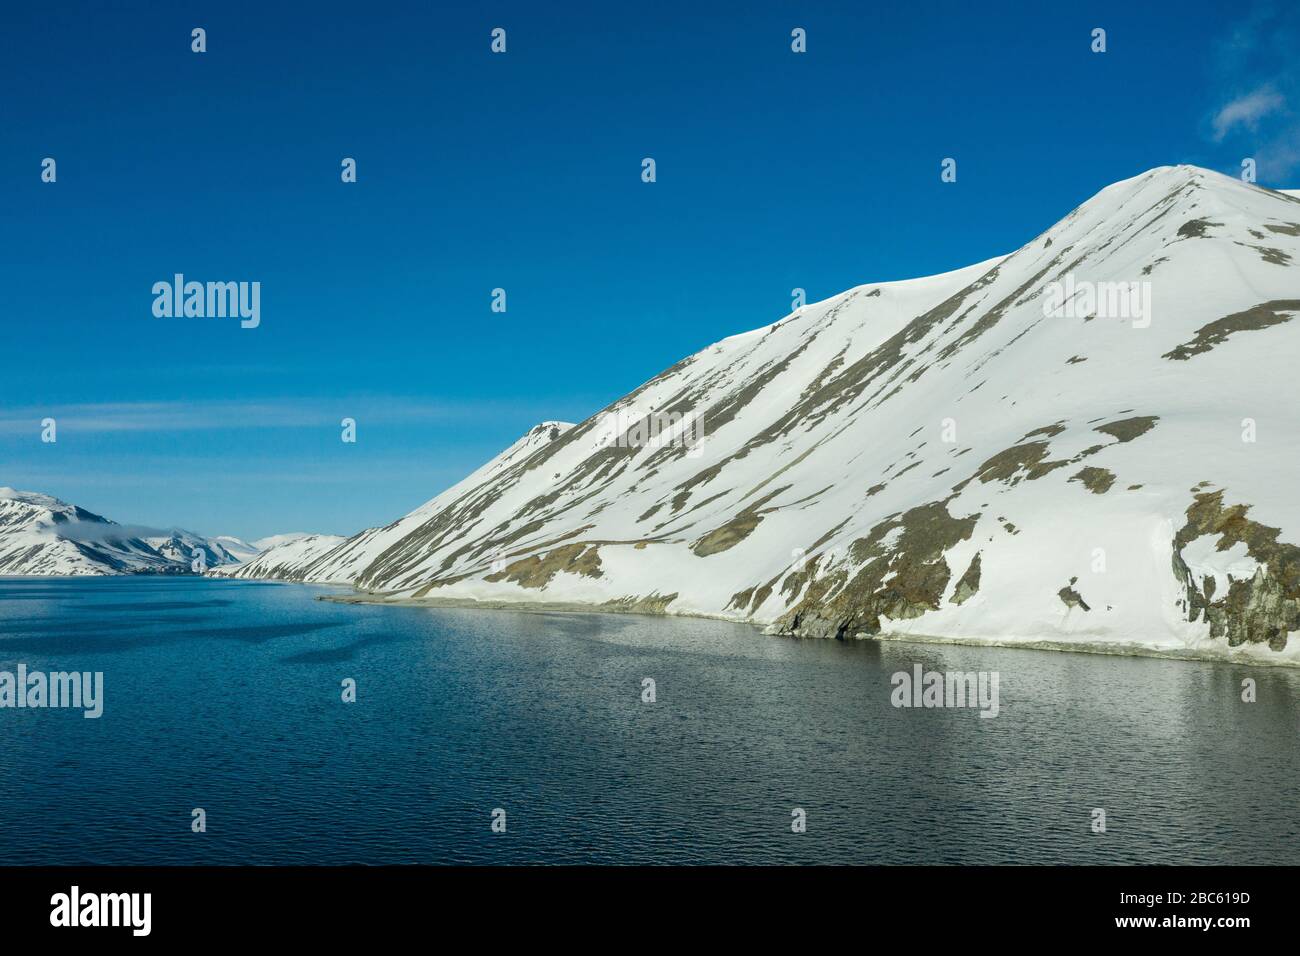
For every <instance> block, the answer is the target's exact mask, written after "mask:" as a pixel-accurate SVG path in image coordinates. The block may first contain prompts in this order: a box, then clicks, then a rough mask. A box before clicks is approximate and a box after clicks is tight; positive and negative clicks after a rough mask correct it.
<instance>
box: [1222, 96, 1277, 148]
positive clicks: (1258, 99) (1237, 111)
mask: <svg viewBox="0 0 1300 956" xmlns="http://www.w3.org/2000/svg"><path fill="white" fill-rule="evenodd" d="M1285 107H1286V97H1284V96H1283V95H1282V94H1281V93H1279V92H1278V91H1277V90H1275V89H1273V87H1272V86H1261V87H1260V88H1259V89H1257V90H1252V91H1251V92H1250V93H1247V94H1245V95H1244V96H1238V97H1237V98H1236V99H1234V100H1232V101H1231V102H1229V103H1226V104H1225V105H1224V106H1223V107H1222V108H1221V109H1220V110H1219V111H1218V112H1217V113H1215V114H1214V120H1213V126H1214V141H1215V142H1216V143H1221V142H1223V138H1224V137H1225V136H1227V135H1228V134H1229V133H1230V132H1232V131H1233V130H1234V129H1236V128H1237V127H1245V128H1246V129H1249V130H1251V131H1252V132H1253V131H1255V130H1257V129H1258V128H1259V121H1260V120H1261V119H1263V118H1264V117H1265V116H1268V115H1269V114H1270V113H1276V112H1278V111H1279V110H1282V109H1284V108H1285Z"/></svg>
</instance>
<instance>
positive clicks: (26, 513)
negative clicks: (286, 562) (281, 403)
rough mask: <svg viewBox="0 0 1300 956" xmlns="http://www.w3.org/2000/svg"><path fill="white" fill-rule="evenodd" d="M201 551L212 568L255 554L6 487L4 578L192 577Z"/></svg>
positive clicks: (1, 533)
mask: <svg viewBox="0 0 1300 956" xmlns="http://www.w3.org/2000/svg"><path fill="white" fill-rule="evenodd" d="M196 548H197V549H199V551H200V552H201V553H202V554H203V555H204V561H205V563H206V564H207V566H208V567H213V566H215V565H219V564H233V563H236V562H238V561H241V560H243V558H241V557H239V556H238V555H239V553H240V552H241V551H248V550H250V549H249V546H248V545H246V544H244V543H243V542H242V541H240V540H239V539H238V538H214V539H207V538H203V537H200V536H199V535H196V534H192V533H190V532H188V531H179V530H178V531H172V532H169V533H167V534H161V535H160V534H157V533H156V532H153V531H151V530H150V529H141V528H134V527H131V526H123V525H119V524H117V523H115V522H113V521H109V520H108V519H107V518H103V517H100V516H99V515H97V514H92V513H91V512H89V511H86V510H85V509H83V508H78V507H77V506H76V505H70V504H67V503H66V502H63V501H60V500H59V499H58V498H52V497H50V496H49V495H42V494H36V493H34V492H28V491H15V490H14V489H13V488H0V574H29V575H81V574H90V575H104V574H189V573H192V560H193V554H194V549H196ZM254 553H255V552H254Z"/></svg>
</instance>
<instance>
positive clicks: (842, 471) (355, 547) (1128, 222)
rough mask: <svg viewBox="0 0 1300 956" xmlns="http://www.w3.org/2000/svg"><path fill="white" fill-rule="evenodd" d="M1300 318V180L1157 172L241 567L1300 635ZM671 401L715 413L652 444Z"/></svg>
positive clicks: (1287, 650) (660, 605)
mask: <svg viewBox="0 0 1300 956" xmlns="http://www.w3.org/2000/svg"><path fill="white" fill-rule="evenodd" d="M1298 314H1300V200H1297V199H1296V198H1295V197H1293V196H1289V195H1286V194H1284V193H1281V192H1275V191H1271V190H1266V189H1262V188H1258V187H1255V186H1252V185H1247V184H1245V183H1242V182H1240V181H1237V180H1234V179H1230V178H1227V177H1224V176H1221V175H1219V174H1216V173H1212V172H1209V171H1207V170H1203V169H1198V168H1195V167H1188V166H1179V167H1162V168H1159V169H1153V170H1151V171H1149V172H1147V173H1145V174H1143V175H1141V176H1138V177H1135V178H1133V179H1129V180H1125V181H1123V182H1120V183H1116V184H1114V185H1112V186H1109V187H1107V188H1106V189H1104V190H1102V191H1101V192H1100V193H1098V194H1097V195H1096V196H1094V197H1093V198H1092V199H1090V200H1088V201H1087V202H1085V203H1084V204H1083V205H1081V206H1079V207H1078V208H1077V209H1075V210H1074V211H1073V212H1071V213H1070V214H1069V215H1068V216H1066V217H1065V218H1064V219H1062V220H1061V221H1060V222H1058V223H1056V224H1055V225H1053V226H1052V227H1051V228H1049V229H1048V230H1047V231H1046V232H1044V233H1042V234H1041V235H1039V236H1038V237H1037V238H1035V239H1034V240H1032V241H1031V242H1029V243H1027V244H1026V245H1025V246H1023V247H1022V248H1020V249H1018V250H1016V251H1015V252H1013V253H1011V254H1010V255H1007V256H1003V257H999V258H996V259H991V260H989V261H987V262H983V263H980V264H978V265H974V266H970V267H968V268H965V269H960V270H956V271H954V272H950V273H946V274H944V275H939V276H933V277H928V278H924V279H914V280H908V281H902V282H884V283H872V284H868V285H862V286H858V287H856V288H853V289H850V290H848V291H847V292H844V293H842V294H840V295H837V296H834V297H832V298H829V299H827V300H825V301H822V302H818V303H816V304H813V305H808V306H805V307H804V308H802V309H800V310H798V311H797V312H795V313H793V314H791V315H789V316H786V317H785V318H783V319H781V320H780V321H778V322H775V323H773V324H771V325H767V326H764V327H761V328H758V329H755V330H754V331H751V332H747V333H743V334H740V335H735V336H732V337H729V338H727V339H724V340H722V341H720V342H718V343H716V344H714V345H712V346H709V347H708V348H705V349H703V350H702V351H700V352H698V353H696V354H695V355H692V356H690V357H688V358H686V359H683V360H682V361H680V362H678V363H677V364H676V365H674V366H673V367H671V368H669V369H667V370H666V371H664V372H662V373H661V374H660V375H658V376H656V377H655V378H653V379H651V380H650V381H649V382H646V383H645V384H644V385H642V386H640V387H639V388H637V389H636V390H635V391H633V392H631V393H630V394H629V395H627V396H625V397H624V398H622V399H620V400H618V401H617V402H615V403H614V404H613V405H611V406H610V407H609V408H607V409H605V410H604V411H603V412H602V413H600V414H598V415H595V416H592V418H590V419H588V420H587V421H584V422H582V423H580V424H578V425H574V426H569V425H565V424H562V423H546V424H543V425H541V426H538V428H536V429H534V430H533V431H532V432H530V433H529V435H527V436H525V437H524V438H523V439H521V440H520V441H519V442H517V443H516V444H515V445H513V446H512V447H511V448H510V449H507V451H506V452H503V453H502V455H501V456H499V457H498V458H497V459H494V460H493V461H492V462H489V463H488V464H487V465H485V466H484V467H483V468H482V469H480V470H479V471H478V472H476V473H475V474H474V475H471V476H470V477H468V478H466V479H465V480H464V481H462V482H461V483H460V484H458V485H456V486H455V487H454V488H451V489H449V490H448V491H446V492H444V493H443V494H441V495H439V496H438V497H437V498H435V499H433V500H432V501H430V502H428V503H427V504H425V505H424V506H422V507H421V508H419V509H417V510H416V511H414V512H412V513H411V514H409V515H407V516H405V517H404V518H401V519H399V520H398V521H396V522H394V523H393V524H391V525H388V526H387V527H385V528H376V529H371V530H368V531H364V532H362V533H360V534H358V535H355V536H353V537H352V538H349V539H346V540H344V541H341V542H337V543H331V542H329V541H328V540H322V541H320V542H318V545H319V546H318V547H302V546H300V547H299V550H298V552H297V553H295V554H282V555H277V554H276V551H277V550H278V549H275V548H273V549H271V550H269V551H268V552H266V553H265V554H264V555H262V556H260V557H259V558H258V559H256V560H255V561H252V562H250V563H248V564H247V565H245V566H243V567H242V568H239V569H237V570H236V571H235V574H236V575H237V576H247V577H258V576H268V577H278V578H284V579H290V580H304V581H318V582H337V583H347V584H352V585H355V586H356V587H358V588H360V589H363V590H366V591H370V592H374V593H375V594H376V595H379V596H385V597H390V598H403V599H417V600H418V599H425V600H427V599H434V598H438V599H453V600H467V599H472V600H479V601H494V602H496V601H504V602H528V603H535V602H543V603H553V602H563V603H577V604H584V605H595V606H604V607H610V608H619V609H636V610H647V611H661V612H666V613H670V614H702V615H709V616H718V617H726V618H731V619H735V620H745V621H752V622H755V623H759V624H763V625H767V626H768V627H769V628H770V629H771V630H773V631H775V632H778V633H783V634H792V635H799V636H816V637H837V638H849V637H857V636H873V635H880V636H891V635H892V636H914V637H926V638H939V639H952V640H964V641H990V642H999V643H1026V644H1034V645H1043V646H1060V647H1088V648H1096V649H1109V650H1114V651H1124V652H1129V651H1135V652H1153V653H1187V654H1197V655H1201V654H1203V655H1208V656H1251V657H1254V658H1258V659H1262V660H1269V661H1278V662H1300V640H1297V638H1296V635H1295V633H1294V632H1295V631H1297V630H1298V629H1300V549H1298V548H1297V543H1300V500H1298V499H1297V497H1296V496H1295V495H1294V494H1293V493H1292V488H1293V487H1294V486H1295V484H1296V479H1297V477H1300V475H1298V474H1297V473H1298V472H1300V412H1297V411H1296V409H1295V408H1294V407H1293V404H1292V403H1291V402H1289V401H1287V400H1286V396H1289V394H1290V393H1291V391H1292V390H1293V385H1292V380H1293V378H1294V373H1293V371H1292V369H1293V367H1294V365H1295V358H1296V356H1297V353H1300V323H1297V322H1295V321H1294V320H1295V318H1296V316H1297V315H1298ZM654 418H668V419H671V420H673V421H686V420H689V421H690V423H691V428H690V429H689V430H688V434H690V435H691V440H690V441H689V442H683V443H673V442H669V443H667V444H664V443H660V442H655V441H653V440H651V441H647V440H645V437H646V435H647V434H652V433H653V432H654V429H646V428H645V427H643V426H641V425H639V424H638V423H642V422H644V421H646V420H649V419H654ZM611 422H612V423H614V427H613V430H612V431H611Z"/></svg>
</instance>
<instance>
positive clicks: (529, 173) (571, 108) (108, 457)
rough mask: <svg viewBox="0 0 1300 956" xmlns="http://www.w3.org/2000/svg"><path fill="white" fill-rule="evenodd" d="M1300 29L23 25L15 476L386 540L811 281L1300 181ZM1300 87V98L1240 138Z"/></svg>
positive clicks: (183, 6) (1045, 20)
mask: <svg viewBox="0 0 1300 956" xmlns="http://www.w3.org/2000/svg"><path fill="white" fill-rule="evenodd" d="M299 8H300V9H299ZM1290 11H1292V8H1291V6H1290V5H1283V6H1279V7H1277V8H1276V9H1275V8H1273V7H1271V6H1269V5H1267V4H1265V5H1260V6H1251V5H1250V4H1225V3H1210V2H1186V3H1177V4H1172V3H1171V4H1154V3H1153V4H1147V3H1140V4H1139V3H1132V2H1123V3H1094V4H1079V5H1071V4H1057V3H1038V2H1034V3H1028V2H1026V3H991V4H972V3H962V2H954V3H925V4H913V3H904V4H896V3H888V4H879V5H877V4H868V3H847V2H845V3H795V2H785V3H775V2H766V0H754V2H744V3H741V2H727V3H703V2H698V0H697V2H691V3H678V2H656V3H653V4H574V3H556V4H538V3H503V2H494V3H487V4H463V5H457V6H456V7H443V6H442V5H440V4H436V3H427V2H423V3H384V2H368V3H361V4H351V3H349V4H332V3H317V4H311V5H298V4H292V5H291V4H284V5H280V4H269V3H229V2H222V3H207V4H195V3H172V2H167V3H163V2H159V3H112V4H106V3H93V4H92V3H86V4H51V5H44V4H43V5H31V4H28V5H21V6H19V5H16V4H8V5H6V7H5V10H4V12H3V14H2V16H3V29H2V30H0V80H3V85H2V90H3V92H0V109H2V111H3V112H2V113H0V141H2V142H3V149H0V263H2V264H3V265H2V268H3V278H4V292H5V305H4V330H5V331H4V337H3V340H2V341H3V342H4V349H3V351H4V355H3V358H2V359H0V485H13V486H16V487H20V488H24V489H29V490H39V491H44V492H47V493H52V494H56V495H58V496H60V497H63V498H65V499H68V500H70V501H74V502H76V503H78V504H80V505H82V506H84V507H87V508H90V509H91V510H95V511H99V512H101V513H105V514H107V515H108V516H110V517H112V518H115V519H117V520H119V521H123V522H127V521H129V522H133V523H146V524H155V525H159V526H171V525H182V526H185V527H189V528H191V529H193V530H196V531H200V532H202V533H207V534H217V533H229V534H237V535H240V536H244V537H248V538H253V537H258V536H261V535H265V534H270V533H274V532H280V531H290V530H309V531H326V532H334V533H351V532H353V531H356V530H358V529H360V528H362V527H365V526H367V525H373V524H383V523H387V522H388V521H390V520H392V519H394V518H396V517H397V516H399V515H400V514H402V513H404V512H405V511H407V510H409V509H410V508H412V507H414V506H416V505H418V504H420V503H421V502H423V501H424V500H426V499H428V498H430V497H432V496H433V495H434V494H435V493H437V492H438V491H440V490H441V489H442V488H444V487H446V486H447V485H449V484H451V483H452V482H454V481H455V480H457V479H459V478H460V477H462V476H463V475H464V474H465V473H466V472H468V471H469V470H471V469H472V468H474V467H477V465H479V464H481V463H482V462H483V461H484V460H486V459H487V458H489V457H491V456H492V455H493V454H495V453H496V452H497V451H498V450H499V449H500V448H502V447H504V446H505V445H507V444H508V443H509V442H511V441H512V440H513V439H514V438H516V437H517V436H518V435H519V434H521V433H522V432H523V431H525V430H526V429H527V428H529V427H530V426H531V425H533V424H534V423H536V422H538V421H541V420H544V419H551V418H560V419H568V420H572V421H578V420H580V419H582V418H584V417H586V416H587V415H590V414H592V413H594V412H596V411H598V410H599V409H600V408H601V407H602V406H603V405H605V404H606V403H608V402H610V401H612V400H613V399H615V398H617V397H618V396H620V395H622V394H624V393H626V392H628V391H630V390H631V389H633V388H634V387H636V386H637V385H638V384H640V383H641V382H643V381H644V380H646V379H647V378H649V377H651V376H653V375H654V374H655V373H657V372H658V371H660V370H661V369H663V368H664V367H666V366H668V365H670V364H672V363H673V362H675V361H676V360H678V359H679V358H681V357H682V356H684V355H687V354H689V353H691V352H694V351H696V350H698V349H700V348H702V347H704V346H705V345H707V344H709V343H711V342H713V341H715V340H717V339H720V338H722V337H724V336H727V335H731V334H733V333H736V332H740V331H744V330H747V329H750V328H753V327H756V326H759V325H762V324H765V323H768V322H771V321H774V320H776V319H778V318H780V317H781V316H782V315H784V314H786V313H787V312H788V311H789V309H790V290H791V289H792V288H794V287H796V286H800V287H803V288H805V289H807V290H808V295H809V298H810V300H816V299H820V298H825V297H826V296H829V295H832V294H834V293H836V292H838V291H841V290H843V289H845V288H848V287H851V286H854V285H857V284H860V283H863V282H869V281H880V280H886V279H898V278H907V277H911V276H918V275H926V274H931V273H935V272H941V271H946V270H949V269H953V268H957V267H960V266H963V265H966V264H969V263H971V262H975V261H978V260H982V259H986V258H989V257H991V256H993V255H997V254H1000V253H1004V252H1009V251H1011V250H1013V249H1015V248H1016V247H1018V246H1020V245H1021V244H1023V243H1024V242H1026V241H1028V240H1029V239H1031V238H1032V237H1033V236H1035V235H1037V234H1038V233H1039V232H1041V231H1042V230H1044V229H1046V228H1047V227H1048V226H1050V225H1051V224H1052V223H1053V222H1055V221H1056V220H1057V219H1059V218H1061V217H1062V216H1064V215H1065V214H1067V213H1068V212H1069V211H1070V209H1072V208H1073V207H1074V206H1075V205H1077V204H1078V203H1080V202H1081V201H1083V200H1085V199H1086V198H1088V197H1089V196H1090V195H1092V194H1093V193H1094V192H1095V191H1096V190H1098V189H1099V188H1101V187H1103V186H1105V185H1107V184H1108V183H1110V182H1113V181H1115V180H1118V179H1122V178H1127V177H1129V176H1133V175H1136V174H1138V173H1140V172H1142V171H1144V170H1145V169H1147V168H1150V167H1152V166H1157V165H1165V164H1173V163H1184V162H1188V163H1196V164H1198V165H1203V166H1208V167H1211V168H1216V169H1220V170H1223V171H1225V172H1228V173H1232V174H1236V172H1237V171H1238V169H1239V164H1240V160H1241V157H1243V156H1247V155H1257V156H1258V157H1259V159H1260V163H1261V167H1260V180H1261V182H1264V183H1265V184H1268V185H1275V186H1290V185H1297V184H1298V183H1297V182H1296V180H1297V179H1300V176H1297V175H1295V174H1296V169H1295V162H1296V160H1295V159H1294V158H1292V156H1291V154H1290V153H1288V152H1287V148H1286V144H1287V142H1288V140H1287V138H1286V137H1287V135H1288V130H1289V129H1290V128H1291V127H1289V126H1288V125H1287V124H1288V123H1291V122H1292V120H1293V119H1294V115H1293V114H1292V113H1291V112H1290V110H1291V109H1292V105H1291V104H1294V103H1296V102H1297V100H1296V99H1295V98H1294V95H1293V86H1292V85H1291V84H1292V71H1293V69H1294V68H1293V67H1288V65H1287V60H1288V51H1289V52H1290V54H1291V55H1294V52H1295V50H1296V48H1297V47H1296V45H1295V40H1296V33H1295V30H1294V27H1295V16H1294V13H1293V12H1290ZM195 26H203V27H205V28H206V29H207V33H208V52H207V53H205V54H202V55H197V54H194V53H191V52H190V30H191V29H192V28H193V27H195ZM497 26H501V27H504V28H505V29H506V30H507V31H508V43H509V51H508V53H506V54H505V55H493V54H491V53H490V51H489V39H490V38H489V32H490V30H491V29H492V28H493V27H497ZM796 26H801V27H804V28H805V29H807V31H808V52H807V53H806V54H803V55H796V54H793V53H792V52H791V51H790V31H791V29H792V28H793V27H796ZM1098 26H1100V27H1104V28H1105V29H1106V30H1107V32H1108V47H1109V49H1108V52H1106V53H1105V54H1094V53H1092V52H1091V51H1090V49H1089V45H1090V31H1091V29H1092V28H1093V27H1098ZM1261 84H1265V85H1268V86H1269V88H1271V89H1274V90H1277V91H1279V93H1280V95H1284V96H1286V102H1287V106H1286V107H1284V108H1282V109H1279V110H1277V111H1275V115H1273V116H1272V117H1270V118H1269V119H1268V120H1267V121H1266V122H1261V123H1260V124H1259V126H1258V127H1257V128H1254V129H1251V128H1248V127H1247V126H1245V125H1242V126H1239V127H1238V128H1236V129H1235V130H1233V132H1232V133H1231V134H1230V135H1228V136H1226V137H1223V138H1222V140H1221V141H1216V138H1215V135H1214V131H1213V128H1212V118H1213V116H1214V115H1215V113H1216V111H1218V110H1219V109H1220V108H1221V107H1223V106H1224V104H1225V103H1227V102H1229V101H1230V100H1232V99H1233V98H1234V97H1238V96H1241V95H1243V94H1246V93H1249V92H1250V91H1251V90H1252V89H1255V88H1257V87H1259V86H1260V85H1261ZM46 156H52V157H54V158H56V159H57V161H58V182H57V183H55V184H53V185H50V184H43V183H41V182H40V175H39V174H40V162H41V160H42V158H43V157H46ZM344 156H351V157H355V158H356V159H357V162H358V171H359V177H358V178H359V182H357V183H356V184H354V185H345V184H343V183H341V182H340V179H339V172H340V166H339V164H340V160H341V159H342V157H344ZM645 156H652V157H654V158H655V159H656V161H657V164H658V182H656V183H654V184H650V185H647V184H644V183H642V182H641V180H640V168H641V167H640V163H641V159H642V158H643V157H645ZM949 156H951V157H954V158H956V160H957V162H958V181H957V182H956V183H955V184H944V183H942V182H941V181H940V177H939V171H940V161H941V160H942V159H943V158H944V157H949ZM175 272H183V273H184V274H185V275H186V276H187V278H191V279H198V280H209V279H211V280H237V279H242V280H258V281H260V282H261V283H262V324H261V327H260V328H258V329H256V330H243V329H240V328H239V327H238V324H237V322H235V321H232V320H200V319H157V318H154V316H153V315H152V312H151V305H152V301H153V300H152V295H151V293H150V288H151V286H152V284H153V283H154V282H155V281H158V280H164V279H170V277H171V276H172V274H173V273H175ZM497 286H500V287H504V288H505V289H506V290H507V293H508V303H509V309H508V311H507V312H506V313H505V314H494V313H492V312H491V311H490V310H489V302H490V291H491V290H492V289H493V288H494V287H497ZM46 415H54V416H55V417H57V418H58V419H59V422H60V432H59V441H58V443H57V444H55V445H48V444H42V443H41V442H40V440H39V434H40V426H39V421H40V419H41V418H42V417H45V416H46ZM344 416H352V417H355V418H356V419H357V420H358V423H359V440H358V442H357V443H356V444H355V445H347V444H344V443H342V442H341V441H340V440H339V427H338V421H339V419H341V418H342V417H344Z"/></svg>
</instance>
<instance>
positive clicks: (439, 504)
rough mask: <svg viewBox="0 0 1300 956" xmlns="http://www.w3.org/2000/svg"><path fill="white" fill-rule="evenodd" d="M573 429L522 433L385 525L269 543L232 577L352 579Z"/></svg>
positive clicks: (559, 425)
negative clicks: (465, 497) (389, 549)
mask: <svg viewBox="0 0 1300 956" xmlns="http://www.w3.org/2000/svg"><path fill="white" fill-rule="evenodd" d="M571 428H573V425H572V424H570V423H569V422H542V423H541V424H540V425H535V426H533V428H531V429H529V431H528V432H527V433H526V434H525V435H523V436H522V437H521V438H519V439H518V440H517V441H516V442H515V443H514V444H512V445H511V446H510V447H509V448H507V449H506V450H505V451H503V452H501V454H499V455H497V456H496V457H495V458H493V459H492V460H491V461H489V462H488V463H487V464H486V465H484V466H482V467H481V468H479V469H478V470H477V471H475V472H474V473H473V474H471V475H470V476H469V477H467V478H465V479H463V480H462V481H460V482H458V483H457V484H455V485H453V486H452V487H450V488H448V489H447V490H446V491H444V492H443V493H442V494H440V495H438V497H436V498H434V499H432V500H431V501H427V502H425V503H424V504H423V505H421V506H420V507H419V508H416V509H415V510H414V511H412V512H411V513H410V514H408V515H407V516H406V517H404V518H401V519H399V520H397V521H395V522H393V523H392V524H390V525H388V526H386V527H383V528H370V529H368V530H366V531H362V532H361V533H360V534H357V535H353V536H352V537H351V538H346V539H344V538H335V537H332V536H331V535H312V536H310V538H309V539H300V540H293V539H290V540H288V541H286V542H285V543H284V544H281V545H277V546H274V547H271V548H268V549H267V550H266V551H265V552H264V553H263V554H262V555H261V556H260V557H259V558H258V560H256V561H253V562H249V563H248V564H247V565H245V566H243V567H241V568H237V569H230V570H229V571H228V572H226V573H227V574H228V576H230V577H237V578H266V577H270V578H276V579H279V580H283V581H314V582H317V583H338V584H351V583H352V582H353V581H355V580H356V576H357V573H358V571H360V570H361V569H362V568H363V567H364V565H365V563H367V562H368V561H369V560H370V558H369V557H368V556H369V555H371V554H372V553H380V552H382V551H383V550H384V549H385V548H387V547H388V546H389V545H391V544H394V543H396V542H398V541H400V540H402V539H403V538H404V537H406V536H407V535H408V534H410V533H411V532H412V531H414V530H416V529H418V528H419V527H420V526H421V525H423V524H424V523H425V522H426V521H428V520H429V518H430V517H431V516H432V515H434V514H436V513H438V512H439V511H441V510H442V509H443V508H444V507H446V506H448V505H450V504H451V503H453V502H455V501H456V500H457V499H458V498H460V497H461V496H462V495H463V494H465V493H466V492H468V491H470V490H471V489H474V488H478V487H480V486H483V485H486V484H491V483H493V482H495V481H498V480H500V479H501V478H502V477H503V476H505V475H507V474H508V473H509V472H508V470H509V468H510V467H511V466H512V465H517V464H518V463H519V462H522V461H524V460H525V459H527V458H528V457H529V456H531V455H532V454H533V453H534V452H536V451H538V450H539V449H541V448H543V447H545V446H547V445H549V444H550V443H552V442H554V441H555V440H557V439H558V438H559V437H560V436H561V435H563V434H564V433H565V432H566V431H568V430H569V429H571Z"/></svg>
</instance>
